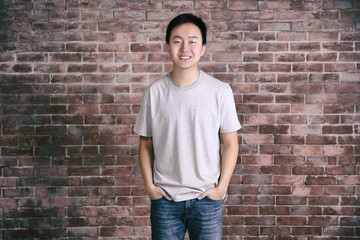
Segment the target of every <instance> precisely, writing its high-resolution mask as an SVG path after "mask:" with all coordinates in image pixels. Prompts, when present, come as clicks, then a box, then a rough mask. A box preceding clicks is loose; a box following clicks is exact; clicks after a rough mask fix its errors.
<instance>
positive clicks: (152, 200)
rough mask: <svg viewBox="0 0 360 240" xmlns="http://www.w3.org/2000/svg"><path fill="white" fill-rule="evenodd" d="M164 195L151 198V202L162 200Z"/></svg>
mask: <svg viewBox="0 0 360 240" xmlns="http://www.w3.org/2000/svg"><path fill="white" fill-rule="evenodd" d="M163 198H164V197H163V196H161V197H160V198H157V199H150V200H151V202H156V201H160V200H162V199H163Z"/></svg>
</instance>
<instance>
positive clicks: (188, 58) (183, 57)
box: [180, 57, 190, 59]
mask: <svg viewBox="0 0 360 240" xmlns="http://www.w3.org/2000/svg"><path fill="white" fill-rule="evenodd" d="M180 59H190V57H180Z"/></svg>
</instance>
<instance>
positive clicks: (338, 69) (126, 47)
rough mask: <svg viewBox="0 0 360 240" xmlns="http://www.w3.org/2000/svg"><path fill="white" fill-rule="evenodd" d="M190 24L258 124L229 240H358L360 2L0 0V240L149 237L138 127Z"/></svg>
mask: <svg viewBox="0 0 360 240" xmlns="http://www.w3.org/2000/svg"><path fill="white" fill-rule="evenodd" d="M182 12H193V13H195V14H197V15H199V16H201V17H202V18H203V19H204V20H205V21H206V23H207V24H208V28H209V30H210V33H209V43H208V45H207V53H206V54H205V56H204V57H203V59H202V62H201V68H202V69H203V70H204V71H206V72H208V73H210V74H213V75H214V76H215V77H217V78H219V79H221V80H223V81H225V82H228V83H230V84H231V86H232V89H233V91H234V96H235V99H236V103H237V111H238V114H239V119H240V121H241V122H242V123H243V126H244V127H243V129H242V131H241V132H239V139H240V143H241V155H240V156H239V159H238V165H237V167H236V170H235V173H234V176H233V178H232V181H231V185H230V187H229V194H228V198H227V199H226V201H225V206H224V213H225V218H224V231H223V234H224V237H223V239H229V240H231V239H300V240H304V239H309V240H314V239H317V240H319V239H330V240H335V239H359V237H360V199H359V194H360V161H359V159H360V158H359V155H360V146H359V143H360V136H359V133H360V115H359V113H360V105H359V103H360V94H359V92H360V84H359V82H360V31H359V30H360V1H359V0H344V1H340V0H334V1H327V0H323V1H321V0H305V1H303V0H301V1H281V0H280V1H225V0H224V1H161V0H154V1H150V2H147V1H113V0H97V1H90V0H74V1H73V0H53V1H50V0H39V1H35V0H33V1H30V0H3V1H1V3H0V15H1V17H0V41H1V42H0V48H1V52H0V60H1V64H0V71H1V73H0V102H1V105H0V113H1V115H0V124H1V128H0V158H1V160H0V166H1V168H0V170H1V175H0V187H1V192H0V194H1V195H0V196H1V199H0V216H1V220H0V229H1V231H0V238H1V239H138V240H140V239H150V237H149V234H150V227H149V198H148V197H147V196H146V192H145V190H144V188H143V186H142V178H141V174H140V171H139V164H138V158H137V153H138V151H137V144H138V136H136V135H135V134H134V133H133V131H132V128H133V125H134V122H135V119H136V114H137V112H138V109H139V103H140V100H141V93H142V90H143V89H144V87H145V86H147V85H148V84H149V83H150V82H152V81H154V80H155V79H157V78H159V77H160V76H162V75H164V74H165V73H166V72H168V71H170V70H171V64H170V61H169V58H168V56H167V54H166V52H165V51H164V50H165V47H164V37H165V36H164V35H165V34H164V30H165V29H166V26H167V22H168V21H169V20H170V19H172V18H173V17H174V16H176V15H177V14H179V13H182Z"/></svg>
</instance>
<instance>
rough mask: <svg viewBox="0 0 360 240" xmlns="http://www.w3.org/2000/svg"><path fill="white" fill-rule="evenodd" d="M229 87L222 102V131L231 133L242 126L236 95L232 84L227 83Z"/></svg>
mask: <svg viewBox="0 0 360 240" xmlns="http://www.w3.org/2000/svg"><path fill="white" fill-rule="evenodd" d="M227 86H228V88H227V89H226V90H225V91H224V94H223V95H222V99H221V104H220V132H221V133H230V132H234V131H237V130H239V129H240V128H241V124H240V122H239V119H238V116H237V112H236V107H235V101H234V95H233V92H232V90H231V87H230V85H227Z"/></svg>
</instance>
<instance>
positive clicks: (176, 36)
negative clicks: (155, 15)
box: [173, 35, 198, 39]
mask: <svg viewBox="0 0 360 240" xmlns="http://www.w3.org/2000/svg"><path fill="white" fill-rule="evenodd" d="M174 38H182V37H180V36H178V35H175V36H174V37H173V39H174ZM188 38H197V39H198V37H197V36H189V37H188Z"/></svg>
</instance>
